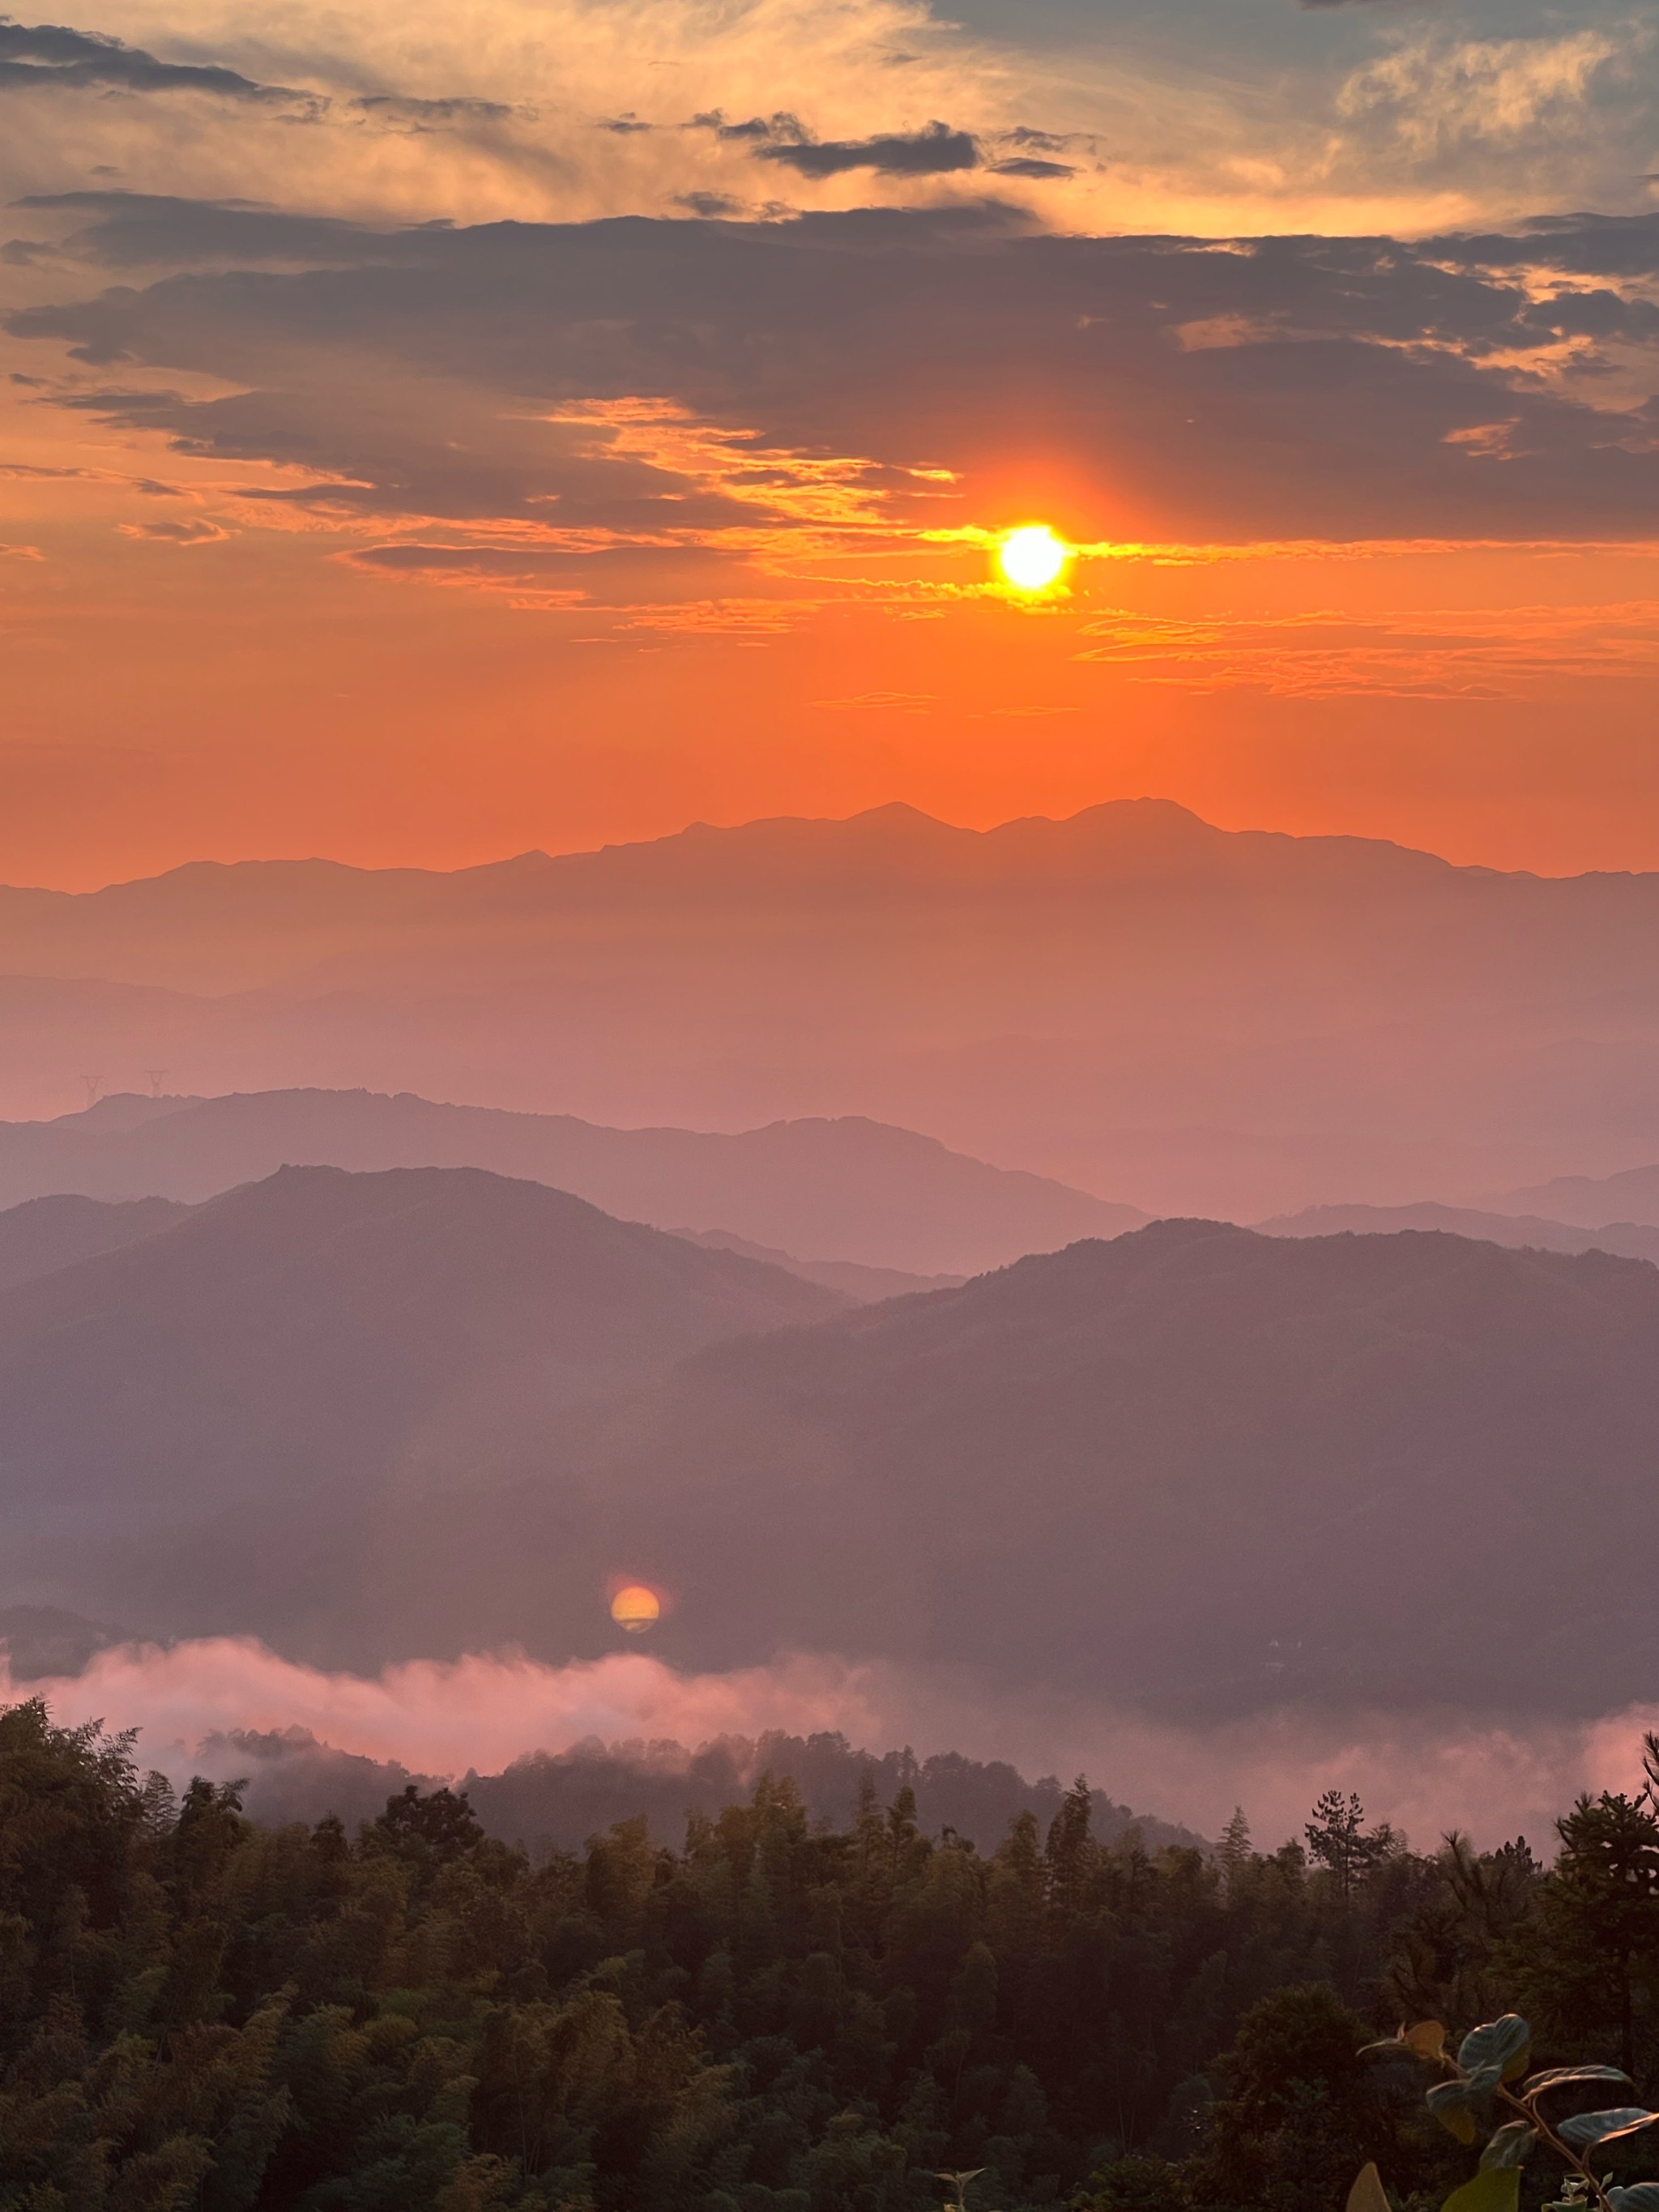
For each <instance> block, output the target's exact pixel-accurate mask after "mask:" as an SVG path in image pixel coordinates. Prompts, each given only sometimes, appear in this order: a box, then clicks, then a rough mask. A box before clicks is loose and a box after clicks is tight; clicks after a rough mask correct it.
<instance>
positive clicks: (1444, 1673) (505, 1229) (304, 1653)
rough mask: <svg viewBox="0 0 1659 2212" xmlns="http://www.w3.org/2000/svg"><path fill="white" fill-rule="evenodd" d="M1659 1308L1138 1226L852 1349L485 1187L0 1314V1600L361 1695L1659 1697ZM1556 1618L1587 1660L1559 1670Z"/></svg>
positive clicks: (703, 1261) (1643, 1270)
mask: <svg viewBox="0 0 1659 2212" xmlns="http://www.w3.org/2000/svg"><path fill="white" fill-rule="evenodd" d="M1656 1453H1659V1269H1656V1268H1655V1267H1652V1266H1650V1265H1648V1264H1646V1263H1644V1261H1639V1260H1634V1259H1627V1258H1621V1257H1618V1256H1614V1255H1609V1254H1607V1253H1604V1252H1601V1251H1596V1250H1590V1251H1586V1252H1583V1253H1580V1254H1563V1253H1555V1252H1549V1251H1544V1250H1539V1249H1530V1248H1529V1249H1505V1248H1503V1247H1500V1246H1498V1245H1497V1244H1494V1243H1489V1242H1481V1241H1475V1240H1473V1239H1470V1238H1467V1237H1457V1236H1451V1235H1447V1234H1444V1233H1440V1232H1423V1231H1406V1232H1403V1233H1395V1234H1390V1235H1375V1234H1369V1235H1358V1236H1356V1235H1352V1234H1342V1235H1336V1236H1301V1237H1297V1236H1265V1235H1261V1234H1257V1233H1255V1232H1253V1231H1248V1230H1242V1229H1237V1228H1234V1227H1231V1226H1230V1225H1225V1224H1218V1223H1212V1222H1203V1221H1174V1222H1163V1223H1157V1224H1153V1225H1151V1226H1149V1227H1146V1228H1144V1229H1141V1230H1138V1231H1131V1232H1129V1233H1127V1234H1125V1235H1123V1236H1121V1237H1117V1238H1115V1239H1113V1240H1111V1241H1107V1242H1103V1241H1099V1240H1085V1241H1083V1242H1080V1243H1074V1244H1073V1245H1071V1246H1069V1247H1068V1248H1066V1249H1064V1250H1061V1251H1060V1252H1056V1253H1053V1254H1049V1255H1037V1256H1034V1257H1030V1258H1026V1259H1023V1260H1021V1261H1018V1262H1017V1263H1016V1264H1014V1265H1013V1266H1012V1267H1005V1268H1002V1269H1000V1270H998V1271H995V1272H994V1273H988V1274H984V1275H981V1276H979V1277H976V1278H975V1279H972V1280H970V1281H969V1282H968V1283H966V1284H965V1285H963V1286H961V1287H960V1288H954V1289H952V1288H947V1289H943V1290H937V1291H930V1292H927V1293H920V1294H915V1295H911V1296H907V1297H899V1298H896V1299H893V1300H890V1301H888V1302H885V1303H883V1304H868V1305H864V1306H857V1307H855V1306H853V1305H851V1304H849V1302H848V1300H847V1299H846V1298H845V1297H842V1296H841V1295H839V1294H838V1293H837V1292H836V1291H833V1290H831V1289H829V1288H825V1287H823V1286H819V1285H812V1284H809V1283H806V1282H804V1281H802V1280H801V1279H799V1278H798V1277H796V1276H794V1275H793V1274H790V1273H786V1272H785V1271H783V1270H781V1269H779V1268H776V1267H771V1266H769V1265H768V1264H767V1263H765V1262H763V1261H755V1260H751V1259H749V1258H746V1257H744V1256H743V1255H737V1254H732V1253H730V1252H726V1251H724V1250H716V1249H704V1248H700V1247H698V1246H696V1245H694V1244H692V1243H689V1242H687V1241H685V1240H684V1239H680V1238H676V1237H670V1236H667V1235H665V1234H663V1233H661V1232H659V1231H653V1230H651V1229H648V1228H645V1227H642V1226H639V1225H629V1224H624V1223H620V1222H617V1221H615V1220H612V1219H611V1218H608V1217H606V1216H605V1215H604V1214H602V1213H600V1212H598V1211H597V1210H596V1209H594V1208H592V1206H588V1205H586V1204H585V1203H584V1202H583V1201H581V1200H578V1199H574V1198H572V1197H570V1196H568V1195H565V1194H559V1193H556V1192H553V1191H550V1190H548V1189H546V1188H543V1187H541V1186H539V1185H537V1184H533V1183H526V1182H511V1181H508V1180H507V1179H504V1178H501V1177H497V1176H491V1175H489V1174H486V1173H483V1172H482V1171H479V1170H464V1169H427V1170H392V1171H388V1172H384V1173H380V1174H374V1175H352V1174H347V1173H343V1172H342V1171H340V1170H325V1169H314V1168H306V1169H286V1170H282V1171H280V1172H278V1173H277V1174H276V1175H275V1176H271V1177H270V1178H269V1179H268V1180H267V1181H266V1182H263V1183H260V1184H258V1185H254V1186H252V1187H249V1188H241V1189H238V1190H236V1191H234V1192H232V1193H230V1194H227V1195H226V1196H224V1197H222V1198H219V1199H217V1200H213V1201H210V1202H209V1203H206V1204H204V1205H203V1206H199V1207H197V1208H196V1209H194V1210H192V1211H191V1212H190V1213H189V1214H188V1215H187V1216H186V1217H185V1218H184V1219H183V1220H182V1221H180V1222H179V1223H178V1224H177V1225H173V1226H171V1227H167V1228H164V1229H162V1230H161V1231H159V1232H158V1233H155V1234H154V1235H152V1236H149V1237H146V1238H144V1239H143V1240H142V1241H140V1242H137V1243H129V1244H127V1245H126V1246H125V1248H123V1249H119V1250H116V1251H112V1252H107V1253H106V1254H104V1255H101V1256H97V1257H92V1258H88V1259H83V1260H80V1261H76V1262H75V1263H73V1264H71V1265H69V1266H67V1267H63V1268H61V1269H59V1270H58V1272H57V1273H53V1274H51V1275H46V1276H42V1277H38V1278H36V1279H34V1280H33V1281H32V1282H27V1283H24V1284H21V1285H16V1286H15V1287H13V1288H12V1289H10V1290H8V1291H4V1292H3V1293H0V1496H3V1504H4V1510H5V1514H6V1525H7V1529H8V1545H7V1555H6V1568H5V1579H4V1582H3V1585H0V1598H3V1600H4V1601H7V1602H8V1603H9V1604H10V1605H11V1606H14V1607H18V1606H26V1607H34V1608H42V1607H59V1608H64V1609H67V1610H69V1611H70V1612H73V1613H79V1614H82V1615H86V1616H89V1617H91V1619H93V1620H117V1621H120V1622H122V1623H124V1624H125V1625H126V1626H128V1627H129V1628H131V1629H132V1630H133V1631H135V1632H139V1633H141V1634H144V1635H151V1636H162V1637H177V1636H184V1635H191V1634H200V1633H209V1632H240V1633H252V1634H257V1635H259V1636H262V1637H264V1638H266V1639H267V1640H268V1641H269V1642H270V1643H271V1644H273V1645H274V1646H275V1647H276V1649H277V1650H280V1651H283V1652H284V1653H287V1654H289V1655H290V1656H294V1657H296V1658H302V1659H307V1660H310V1661H313V1662H318V1663H321V1664H325V1665H329V1666H332V1667H340V1666H346V1667H351V1668H374V1667H377V1666H379V1665H380V1664H382V1663H384V1662H386V1661H388V1660H392V1659H397V1658H400V1657H406V1656H443V1655H445V1654H448V1653H458V1652H459V1651H462V1650H477V1649H481V1648H493V1647H498V1646H501V1645H502V1644H521V1645H523V1646H524V1647H525V1648H526V1650H529V1651H530V1652H531V1653H532V1655H533V1656H540V1657H544V1658H548V1659H550V1660H555V1661H562V1660H564V1659H568V1658H571V1657H582V1656H596V1655H598V1654H599V1653H602V1652H604V1651H605V1650H613V1649H615V1648H616V1644H617V1636H616V1632H615V1631H614V1629H613V1627H612V1626H611V1622H610V1620H609V1616H608V1612H607V1609H606V1607H607V1598H606V1592H607V1591H608V1589H610V1588H611V1587H612V1586H613V1585H614V1583H615V1580H616V1578H617V1576H618V1575H623V1576H627V1577H638V1578H643V1579H645V1580H647V1581H648V1582H650V1583H653V1585H654V1586H656V1587H657V1588H659V1589H660V1590H661V1592H662V1593H663V1594H664V1598H665V1616H664V1619H663V1620H662V1621H661V1623H660V1624H659V1628H658V1629H657V1631H656V1632H654V1633H653V1645H652V1648H653V1649H654V1650H656V1651H658V1652H659V1655H660V1656H663V1657H665V1659H668V1660H669V1661H671V1662H673V1663H675V1664H678V1665H681V1666H684V1667H687V1668H694V1669H699V1668H730V1667H736V1666H742V1665H746V1664H751V1663H757V1662H763V1661H765V1660H767V1659H769V1658H770V1657H771V1656H774V1655H775V1654H776V1653H778V1652H779V1651H781V1650H790V1649H796V1650H821V1651H834V1652H839V1653H842V1654H844V1655H848V1656H857V1657H859V1658H861V1659H869V1660H873V1661H877V1662H885V1663H888V1664H890V1665H893V1666H896V1667H900V1668H923V1669H927V1670H933V1671H934V1672H935V1673H937V1671H938V1670H940V1669H943V1670H945V1672H946V1673H948V1674H951V1675H952V1677H953V1679H960V1680H962V1681H963V1683H968V1684H971V1683H975V1682H978V1683H981V1684H995V1685H997V1686H999V1687H1000V1688H1001V1689H1005V1690H1006V1691H1007V1692H1009V1693H1011V1694H1033V1695H1039V1696H1041V1695H1043V1694H1047V1693H1050V1692H1052V1693H1056V1694H1063V1695H1065V1696H1066V1697H1069V1698H1075V1697H1079V1696H1080V1697H1084V1698H1087V1699H1096V1700H1099V1701H1102V1702H1104V1703H1106V1704H1108V1705H1125V1706H1132V1707H1135V1708H1138V1709H1141V1710H1144V1711H1148V1712H1151V1713H1153V1714H1158V1715H1163V1716H1164V1717H1172V1718H1180V1719H1183V1720H1206V1719H1207V1720H1215V1719H1225V1718H1226V1717H1230V1716H1235V1715H1239V1714H1243V1713H1247V1712H1249V1711H1257V1710H1260V1709H1262V1708H1264V1707H1267V1706H1271V1705H1277V1704H1279V1703H1282V1702H1285V1701H1286V1700H1291V1701H1292V1702H1294V1701H1297V1700H1301V1701H1304V1702H1305V1701H1313V1702H1316V1703H1320V1704H1322V1705H1332V1704H1336V1705H1343V1706H1347V1707H1364V1706H1365V1705H1370V1704H1376V1703H1387V1704H1389V1705H1390V1706H1392V1707H1393V1708H1395V1709H1396V1710H1399V1709H1401V1708H1409V1707H1412V1706H1422V1705H1432V1704H1435V1703H1437V1702H1442V1703H1445V1702H1450V1703H1455V1704H1458V1705H1462V1706H1465V1707H1469V1708H1474V1707H1479V1708H1481V1709H1485V1710H1498V1711H1521V1712H1534V1713H1536V1712H1540V1711H1548V1712H1553V1713H1587V1712H1595V1711H1603V1710H1606V1709H1607V1708H1608V1707H1609V1706H1610V1705H1622V1704H1626V1703H1628V1702H1630V1701H1632V1699H1641V1698H1643V1697H1644V1696H1653V1695H1655V1694H1656V1693H1659V1679H1656V1661H1655V1658H1654V1656H1653V1651H1652V1644H1651V1637H1650V1629H1649V1625H1648V1620H1647V1606H1646V1599H1645V1595H1644V1589H1643V1588H1642V1586H1641V1584H1640V1582H1639V1577H1638V1579H1637V1581H1636V1582H1634V1583H1630V1584H1629V1585H1626V1583H1625V1582H1624V1581H1623V1579H1622V1578H1621V1577H1620V1575H1619V1574H1618V1573H1617V1572H1615V1571H1613V1562H1616V1561H1620V1560H1626V1559H1640V1558H1642V1557H1644V1556H1646V1553H1647V1550H1648V1549H1649V1548H1650V1546H1651V1543H1652V1541H1653V1539H1654V1536H1655V1534H1656V1524H1659V1504H1656V1501H1655V1498H1654V1493H1653V1489H1652V1485H1651V1480H1650V1469H1651V1468H1652V1466H1653V1464H1654V1462H1655V1456H1656ZM1591 1619H1593V1620H1594V1621H1595V1634H1594V1635H1593V1636H1587V1635H1585V1634H1583V1632H1582V1630H1583V1623H1584V1621H1585V1620H1591Z"/></svg>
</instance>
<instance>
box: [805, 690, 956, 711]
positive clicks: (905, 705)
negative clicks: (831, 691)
mask: <svg viewBox="0 0 1659 2212" xmlns="http://www.w3.org/2000/svg"><path fill="white" fill-rule="evenodd" d="M812 704H813V705H814V706H815V707H835V708H843V709H848V710H850V711H853V712H855V713H861V714H863V713H871V712H876V713H883V712H884V713H886V714H928V713H931V711H932V710H933V708H934V707H936V706H937V705H938V704H939V695H938V693H937V692H934V691H855V692H854V694H853V695H852V696H851V697H850V698H847V699H814V700H813V702H812Z"/></svg>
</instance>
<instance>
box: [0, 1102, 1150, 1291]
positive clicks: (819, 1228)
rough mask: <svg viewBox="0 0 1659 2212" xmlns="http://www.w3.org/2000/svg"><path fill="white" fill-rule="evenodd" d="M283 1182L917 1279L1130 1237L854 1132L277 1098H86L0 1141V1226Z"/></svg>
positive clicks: (1000, 1178)
mask: <svg viewBox="0 0 1659 2212" xmlns="http://www.w3.org/2000/svg"><path fill="white" fill-rule="evenodd" d="M283 1166H329V1167H338V1168H345V1169H349V1170H353V1171H358V1172H376V1171H379V1170H383V1169H386V1168H401V1167H477V1168H483V1169H487V1170H489V1171H490V1172H491V1173H494V1174H501V1175H507V1176H516V1177H522V1178H526V1179H528V1180H532V1181H535V1182H541V1183H545V1184H547V1185H548V1186H550V1188H554V1189H558V1190H568V1191H571V1192H574V1194H576V1195H577V1196H578V1197H581V1198H586V1199H587V1200H589V1201H590V1202H591V1203H592V1204H593V1205H596V1206H600V1207H602V1208H603V1209H604V1210H605V1212H609V1213H612V1214H615V1215H617V1216H618V1217H619V1218H623V1219H629V1220H642V1221H647V1222H649V1223H650V1224H651V1225H653V1227H657V1228H663V1229H670V1230H673V1229H690V1230H691V1231H697V1232H701V1231H720V1232H723V1233H724V1234H725V1235H726V1236H728V1237H738V1239H739V1240H740V1241H747V1242H748V1243H750V1244H753V1245H759V1246H762V1247H769V1248H772V1249H781V1250H784V1251H787V1252H788V1253H791V1254H794V1255H800V1257H801V1258H802V1259H804V1260H805V1261H846V1262H851V1263H854V1264H856V1265H859V1266H863V1267H874V1268H878V1269H886V1270H890V1271H899V1272H904V1273H913V1274H922V1275H930V1274H956V1275H966V1274H970V1273H977V1272H978V1271H979V1270H980V1269H981V1268H983V1267H997V1266H1000V1265H1001V1264H1002V1263H1003V1262H1004V1261H1008V1260H1012V1259H1018V1257H1020V1256H1021V1255H1023V1254H1024V1253H1026V1252H1030V1251H1038V1250H1042V1249H1048V1250H1053V1249H1056V1248H1057V1247H1059V1246H1060V1245H1062V1244H1067V1243H1073V1241H1074V1240H1075V1239H1076V1238H1077V1237H1086V1236H1115V1235H1116V1234H1118V1233H1119V1232H1120V1231H1123V1230H1125V1229H1130V1228H1134V1227H1137V1226H1139V1224H1140V1223H1141V1222H1142V1221H1143V1220H1144V1219H1145V1218H1146V1217H1145V1215H1144V1214H1142V1213H1140V1212H1139V1211H1138V1210H1137V1209H1136V1208H1135V1207H1133V1206H1112V1205H1109V1204H1108V1203H1107V1202H1106V1201H1105V1200H1102V1199H1097V1198H1094V1197H1091V1195H1090V1194H1088V1193H1087V1192H1085V1191H1079V1190H1073V1189H1069V1188H1066V1186H1065V1185H1064V1184H1062V1183H1057V1182H1051V1181H1049V1180H1048V1179H1047V1178H1046V1177H1043V1176H1032V1175H1025V1174H1023V1173H1020V1172H1018V1171H1011V1170H1006V1169H1000V1168H994V1167H989V1166H987V1164H985V1163H984V1162H982V1161H980V1160H975V1159H969V1158H965V1157H964V1156H963V1154H961V1153H956V1152H950V1151H949V1150H948V1149H947V1148H946V1147H945V1146H943V1145H940V1144H939V1143H937V1142H936V1141H935V1140H934V1139H932V1138H930V1137H922V1136H918V1135H916V1134H915V1132H914V1131H911V1130H908V1129H897V1128H892V1127H887V1126H885V1125H884V1124H882V1123H879V1122H874V1121H865V1120H862V1119H860V1118H857V1117H848V1118H846V1119H843V1120H841V1121H799V1122H782V1123H776V1124H774V1125H773V1126H771V1127H767V1128H761V1129H751V1130H747V1131H744V1132H743V1133H740V1134H738V1135H730V1136H728V1135H723V1134H718V1133H704V1132H702V1131H698V1130H689V1129H607V1128H603V1127H597V1126H595V1125H594V1124H592V1123H591V1122H585V1121H578V1120H577V1119H575V1118H574V1116H573V1115H538V1114H508V1113H502V1112H499V1111H496V1110H495V1109H488V1108H480V1107H471V1106H449V1105H439V1104H435V1103H433V1102H432V1101H430V1100H428V1099H424V1098H416V1097H409V1096H407V1095H404V1096H402V1097H380V1096H376V1095H375V1094H374V1093H371V1092H368V1091H267V1092H258V1093H252V1094H245V1095H240V1096H232V1097H226V1098H208V1099H193V1098H182V1099H166V1098H161V1099H154V1098H143V1097H137V1098H126V1097H123V1098H106V1099H102V1100H100V1102H99V1103H98V1104H97V1105H96V1106H95V1107H94V1108H93V1109H91V1110H90V1111H89V1112H88V1113H84V1114H76V1115H66V1116H64V1118H62V1119H61V1120H58V1121H46V1122H0V1207H3V1206H16V1205H18V1204H20V1203H21V1201H22V1200H25V1199H29V1198H33V1197H35V1196H37V1195H40V1194H46V1193H54V1194H55V1193H64V1192H75V1193H78V1194H84V1195H88V1196H93V1197H99V1198H115V1199H135V1198H139V1197H151V1196H159V1197H165V1198H170V1199H173V1200H185V1201H189V1202H194V1201H199V1200H202V1199H204V1198H210V1197H213V1196H216V1194H219V1193H220V1192H222V1191H225V1190H228V1189H231V1188H234V1187H235V1186H236V1185H238V1184H240V1183H245V1182H258V1181H261V1180H263V1179H264V1177H265V1176H269V1175H270V1174H272V1173H274V1171H275V1170H276V1169H277V1168H279V1167H283ZM895 1287H897V1286H896V1285H895Z"/></svg>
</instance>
